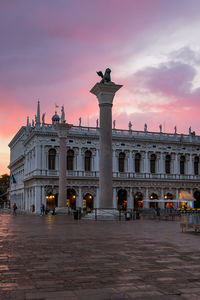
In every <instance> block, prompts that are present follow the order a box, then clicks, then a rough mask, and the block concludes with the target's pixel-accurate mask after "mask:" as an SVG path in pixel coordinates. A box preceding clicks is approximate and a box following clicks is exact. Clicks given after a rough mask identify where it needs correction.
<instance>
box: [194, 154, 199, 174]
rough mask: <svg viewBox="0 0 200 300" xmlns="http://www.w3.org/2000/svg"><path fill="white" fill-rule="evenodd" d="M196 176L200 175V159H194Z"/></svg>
mask: <svg viewBox="0 0 200 300" xmlns="http://www.w3.org/2000/svg"><path fill="white" fill-rule="evenodd" d="M194 175H199V157H198V156H196V157H195V158H194Z"/></svg>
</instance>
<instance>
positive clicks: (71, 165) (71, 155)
mask: <svg viewBox="0 0 200 300" xmlns="http://www.w3.org/2000/svg"><path fill="white" fill-rule="evenodd" d="M73 169H74V151H73V150H68V151H67V170H73Z"/></svg>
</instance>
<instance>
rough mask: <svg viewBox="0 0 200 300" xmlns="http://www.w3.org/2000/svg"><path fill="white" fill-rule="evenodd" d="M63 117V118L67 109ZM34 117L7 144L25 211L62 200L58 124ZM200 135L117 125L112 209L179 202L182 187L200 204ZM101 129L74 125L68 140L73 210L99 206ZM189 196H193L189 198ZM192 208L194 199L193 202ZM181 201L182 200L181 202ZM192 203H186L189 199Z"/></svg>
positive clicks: (15, 191)
mask: <svg viewBox="0 0 200 300" xmlns="http://www.w3.org/2000/svg"><path fill="white" fill-rule="evenodd" d="M61 118H64V110H63V111H62V116H61ZM57 122H60V117H59V115H58V114H57V113H55V115H54V116H53V117H52V124H46V123H45V121H44V114H43V117H42V122H40V104H39V102H38V107H37V115H36V117H35V121H32V123H31V124H30V123H29V119H27V125H26V126H22V127H21V129H20V130H19V131H18V132H17V133H16V135H15V136H14V138H13V139H12V141H11V142H10V144H9V147H10V165H9V169H10V172H11V178H12V177H14V181H13V180H12V184H11V187H10V201H11V207H12V204H13V203H14V202H16V203H17V206H18V208H21V209H22V210H26V211H30V210H31V209H32V210H33V211H35V212H39V210H40V206H41V203H44V205H45V206H47V207H49V208H53V207H55V206H56V205H57V199H58V173H59V170H58V166H59V140H58V135H57V132H56V130H55V128H54V124H56V123H57ZM199 157H200V136H196V135H195V134H194V133H191V134H189V135H184V134H177V133H176V132H175V133H163V132H162V131H160V132H148V131H147V126H146V127H145V129H144V131H134V130H132V129H131V128H130V126H129V129H128V130H121V129H116V128H114V129H113V208H124V209H126V208H129V209H133V208H136V209H137V208H138V207H139V208H142V207H143V208H153V207H154V208H155V207H157V206H159V207H161V208H164V207H171V206H172V205H173V206H174V207H177V206H180V205H181V199H180V198H181V195H180V193H181V192H182V191H187V192H189V193H190V194H191V195H192V196H194V198H195V199H196V201H195V202H194V205H195V206H198V207H200V168H199V162H200V160H199ZM98 176H99V128H98V126H97V127H84V126H81V124H79V126H72V128H71V129H70V130H69V135H68V139H67V195H66V203H67V205H68V206H70V207H71V208H72V209H75V208H78V207H81V208H86V209H87V210H92V209H93V208H95V207H98V195H99V182H98ZM188 200H189V199H188ZM189 204H190V205H191V206H192V205H193V202H190V203H189ZM182 205H183V203H182ZM187 205H188V203H187Z"/></svg>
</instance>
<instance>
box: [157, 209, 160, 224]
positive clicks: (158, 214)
mask: <svg viewBox="0 0 200 300" xmlns="http://www.w3.org/2000/svg"><path fill="white" fill-rule="evenodd" d="M156 215H157V219H158V220H159V221H160V207H156Z"/></svg>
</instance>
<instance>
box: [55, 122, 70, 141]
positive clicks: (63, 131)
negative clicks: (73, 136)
mask: <svg viewBox="0 0 200 300" xmlns="http://www.w3.org/2000/svg"><path fill="white" fill-rule="evenodd" d="M71 127H72V124H68V123H60V124H56V125H55V129H56V130H57V132H58V136H59V138H67V134H68V131H69V129H70V128H71Z"/></svg>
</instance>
